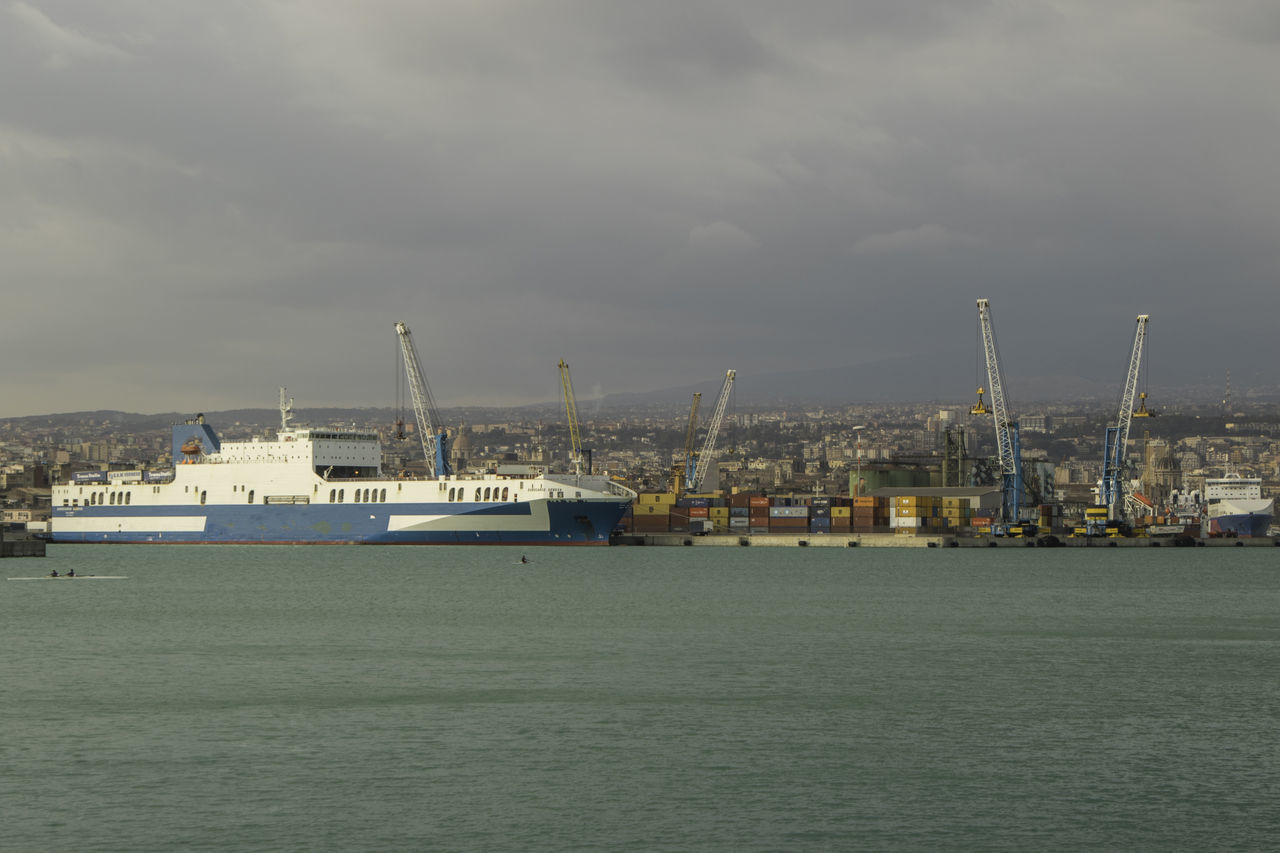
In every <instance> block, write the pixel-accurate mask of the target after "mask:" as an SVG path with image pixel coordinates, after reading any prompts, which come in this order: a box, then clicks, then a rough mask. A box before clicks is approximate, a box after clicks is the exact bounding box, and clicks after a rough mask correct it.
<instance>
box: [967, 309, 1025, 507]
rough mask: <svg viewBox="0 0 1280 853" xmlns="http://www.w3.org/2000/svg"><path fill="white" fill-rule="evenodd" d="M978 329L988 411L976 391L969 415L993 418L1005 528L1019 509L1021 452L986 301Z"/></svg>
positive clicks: (980, 313) (979, 313) (979, 314)
mask: <svg viewBox="0 0 1280 853" xmlns="http://www.w3.org/2000/svg"><path fill="white" fill-rule="evenodd" d="M978 326H979V332H980V334H981V335H982V352H983V355H984V356H985V357H986V362H987V391H989V392H990V393H991V407H990V408H988V407H987V406H986V405H984V404H983V402H982V390H983V389H981V388H979V389H978V403H977V405H975V406H974V407H973V409H972V410H971V411H972V413H973V414H976V415H985V414H987V413H991V414H993V415H994V417H995V423H996V446H997V447H998V448H999V453H1000V486H1001V502H1000V506H1001V515H1002V519H1001V520H1002V521H1004V522H1005V523H1006V524H1008V523H1016V522H1017V521H1018V520H1019V515H1020V512H1021V508H1022V459H1021V455H1022V452H1021V451H1022V448H1021V447H1020V446H1019V439H1018V424H1017V422H1016V421H1014V420H1012V419H1011V418H1010V417H1009V407H1008V403H1007V402H1006V400H1005V393H1004V380H1003V379H1002V378H1001V376H1000V355H999V352H998V351H997V349H996V333H995V328H994V327H993V326H992V324H991V303H990V302H989V301H988V300H986V299H979V300H978Z"/></svg>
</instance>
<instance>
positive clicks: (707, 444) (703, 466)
mask: <svg viewBox="0 0 1280 853" xmlns="http://www.w3.org/2000/svg"><path fill="white" fill-rule="evenodd" d="M737 374H738V372H737V371H736V370H729V371H726V372H725V375H724V384H723V385H721V386H720V396H719V397H718V398H717V399H716V408H715V411H714V412H713V413H712V415H711V420H710V421H709V422H708V423H707V435H706V437H705V438H704V439H703V440H702V449H701V450H699V451H698V452H697V454H695V455H694V456H693V458H692V460H691V461H690V462H687V463H686V464H687V465H689V466H690V471H691V473H690V474H689V476H688V477H687V478H686V479H685V490H686V491H688V492H697V491H698V490H699V489H701V488H702V482H703V480H705V479H706V477H707V469H708V468H709V467H710V466H711V465H712V464H714V462H715V455H714V454H715V450H716V436H717V434H718V433H719V432H720V422H721V421H723V420H724V412H725V409H726V407H727V406H728V405H729V394H730V393H731V392H732V391H733V382H734V378H735V377H736V376H737ZM698 400H699V398H698V397H696V396H695V398H694V410H693V412H691V413H690V416H689V429H690V432H689V435H690V436H691V435H692V431H693V428H694V419H695V417H696V415H697V406H698ZM685 445H686V450H687V448H688V446H689V445H690V441H689V437H686V439H685ZM686 457H687V454H686Z"/></svg>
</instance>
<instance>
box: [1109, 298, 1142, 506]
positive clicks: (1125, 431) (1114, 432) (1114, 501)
mask: <svg viewBox="0 0 1280 853" xmlns="http://www.w3.org/2000/svg"><path fill="white" fill-rule="evenodd" d="M1149 319H1150V315H1149V314H1139V315H1138V325H1137V328H1136V329H1135V330H1134V333H1133V349H1132V351H1131V352H1130V354H1129V372H1128V373H1127V374H1126V376H1125V381H1124V392H1123V393H1122V394H1121V396H1120V411H1119V413H1118V414H1117V415H1116V420H1115V423H1114V424H1113V425H1111V426H1108V427H1107V432H1106V438H1105V440H1104V441H1103V445H1102V484H1101V488H1100V489H1099V495H1098V498H1099V500H1100V501H1101V502H1102V504H1103V505H1104V506H1106V508H1107V518H1108V520H1110V521H1120V520H1123V518H1124V517H1125V515H1126V512H1125V497H1126V495H1125V475H1126V461H1125V458H1126V455H1127V448H1128V444H1129V425H1130V423H1131V422H1132V419H1133V418H1146V417H1150V416H1151V413H1150V412H1148V411H1147V394H1146V392H1145V391H1143V392H1141V394H1138V398H1137V399H1138V401H1139V408H1138V409H1137V410H1136V411H1135V410H1134V408H1133V402H1134V396H1135V394H1136V393H1137V389H1138V373H1139V369H1140V368H1141V366H1142V350H1143V346H1144V345H1145V343H1146V339H1147V321H1148V320H1149Z"/></svg>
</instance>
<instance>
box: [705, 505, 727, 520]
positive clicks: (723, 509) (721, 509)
mask: <svg viewBox="0 0 1280 853" xmlns="http://www.w3.org/2000/svg"><path fill="white" fill-rule="evenodd" d="M709 512H710V513H711V517H712V518H728V517H729V508H728V507H727V506H713V507H711V509H710V510H709Z"/></svg>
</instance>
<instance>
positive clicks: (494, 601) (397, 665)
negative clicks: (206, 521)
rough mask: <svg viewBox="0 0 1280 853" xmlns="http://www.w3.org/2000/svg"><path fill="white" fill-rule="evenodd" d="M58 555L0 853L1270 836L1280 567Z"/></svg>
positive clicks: (704, 554) (1137, 844)
mask: <svg viewBox="0 0 1280 853" xmlns="http://www.w3.org/2000/svg"><path fill="white" fill-rule="evenodd" d="M526 553H528V555H529V557H530V558H531V560H532V561H533V562H532V563H530V564H529V565H520V564H519V558H520V553H519V552H518V551H513V550H510V549H504V548H479V547H473V548H449V547H421V548H389V547H388V548H371V547H341V546H334V547H300V548H290V547H234V546H213V547H184V546H169V547H159V546H152V547H147V546H88V545H84V546H72V545H55V546H51V547H50V549H49V556H48V557H47V558H45V559H44V560H32V559H27V560H5V561H3V563H0V568H3V569H4V575H5V576H6V577H13V576H22V575H26V576H29V575H34V574H39V573H43V572H47V571H49V570H50V569H53V568H57V569H58V570H59V571H62V572H65V571H66V569H68V568H71V567H74V568H75V569H76V571H77V573H80V574H89V573H96V574H102V575H127V576H128V577H127V579H124V580H97V581H92V580H88V579H83V580H82V579H77V580H73V581H65V580H57V581H30V582H5V583H4V584H3V586H0V637H2V638H3V644H2V645H0V656H2V659H3V661H4V670H3V673H4V680H3V689H2V690H0V711H2V716H0V719H2V720H3V723H2V725H3V730H2V732H0V735H2V737H0V802H2V803H3V806H2V808H3V821H2V823H3V828H2V829H0V832H2V833H3V835H4V837H5V839H6V840H5V841H3V842H0V844H2V845H3V848H4V849H5V850H12V851H28V850H29V851H51V850H68V851H77V853H84V851H175V850H219V851H221V850H244V851H266V850H282V851H293V850H299V851H302V850H343V851H350V850H427V849H434V850H477V851H479V850H485V851H490V850H530V851H562V850H584V851H586V850H636V851H660V850H673V851H674V850H697V851H772V850H850V849H861V850H961V849H965V850H996V849H1003V850H1037V849H1075V850H1097V849H1113V850H1134V849H1150V850H1211V849H1213V850H1222V849H1240V850H1248V849H1274V846H1275V844H1276V843H1277V842H1276V839H1277V838H1280V809H1278V808H1277V806H1276V802H1277V797H1278V795H1280V734H1278V733H1280V725H1278V724H1280V675H1278V674H1280V549H1266V548H1258V549H1255V548H1243V549H1229V548H1224V549H1167V548H1166V549H1102V550H1092V551H1081V550H1077V549H1060V550H1045V549H1029V550H1024V549H1017V550H1012V549H1011V550H1005V549H994V550H987V549H982V550H965V549H943V550H939V549H927V550H874V549H815V548H809V549H772V548H732V549H731V548H723V549H721V548H554V549H553V548H544V549H535V550H531V551H528V552H526Z"/></svg>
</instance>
